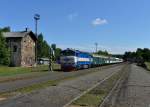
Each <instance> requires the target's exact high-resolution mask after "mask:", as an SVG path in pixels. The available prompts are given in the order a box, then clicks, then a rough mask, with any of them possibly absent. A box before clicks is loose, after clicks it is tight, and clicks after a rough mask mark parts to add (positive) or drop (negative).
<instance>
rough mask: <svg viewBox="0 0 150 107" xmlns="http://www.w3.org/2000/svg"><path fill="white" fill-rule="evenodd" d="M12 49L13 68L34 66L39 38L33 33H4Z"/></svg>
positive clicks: (11, 60) (11, 61)
mask: <svg viewBox="0 0 150 107" xmlns="http://www.w3.org/2000/svg"><path fill="white" fill-rule="evenodd" d="M3 36H4V37H5V38H6V42H7V45H8V47H9V48H10V65H11V66H33V65H34V64H35V63H36V62H35V56H36V55H35V54H36V53H35V52H36V50H35V45H36V41H37V38H36V36H35V34H34V33H33V32H32V31H27V30H26V31H22V32H7V33H3Z"/></svg>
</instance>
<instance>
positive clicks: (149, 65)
mask: <svg viewBox="0 0 150 107" xmlns="http://www.w3.org/2000/svg"><path fill="white" fill-rule="evenodd" d="M145 65H146V67H147V69H148V70H150V62H145Z"/></svg>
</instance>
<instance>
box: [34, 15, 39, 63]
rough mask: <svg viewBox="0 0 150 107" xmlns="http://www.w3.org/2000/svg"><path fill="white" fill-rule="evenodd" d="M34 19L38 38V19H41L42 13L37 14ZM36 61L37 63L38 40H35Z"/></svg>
mask: <svg viewBox="0 0 150 107" xmlns="http://www.w3.org/2000/svg"><path fill="white" fill-rule="evenodd" d="M34 20H35V35H36V38H38V33H37V30H38V29H37V27H38V20H40V15H39V14H35V15H34ZM35 62H36V64H37V41H36V42H35Z"/></svg>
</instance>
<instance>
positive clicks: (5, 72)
mask: <svg viewBox="0 0 150 107" xmlns="http://www.w3.org/2000/svg"><path fill="white" fill-rule="evenodd" d="M53 67H54V70H55V69H60V66H59V65H58V64H54V65H53ZM46 71H48V65H38V66H37V67H7V66H0V77H2V76H14V75H18V74H25V73H32V72H46Z"/></svg>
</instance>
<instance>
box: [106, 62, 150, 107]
mask: <svg viewBox="0 0 150 107" xmlns="http://www.w3.org/2000/svg"><path fill="white" fill-rule="evenodd" d="M114 99H115V101H114V102H115V103H114V104H113V103H112V102H113V100H114ZM110 102H111V103H112V104H107V106H105V107H150V73H148V71H146V70H145V69H143V68H141V67H138V66H136V65H134V64H132V65H131V71H130V73H129V76H128V78H127V79H126V80H125V81H124V82H123V84H122V85H121V87H120V88H118V89H117V90H116V93H115V92H114V94H113V95H112V98H111V100H110V101H109V103H110ZM108 105H109V106H108Z"/></svg>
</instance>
